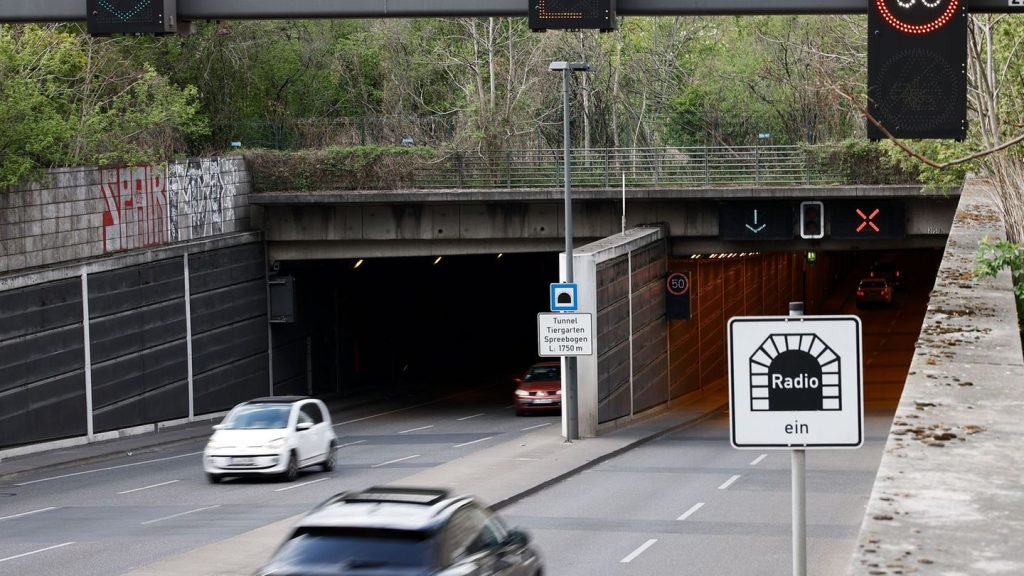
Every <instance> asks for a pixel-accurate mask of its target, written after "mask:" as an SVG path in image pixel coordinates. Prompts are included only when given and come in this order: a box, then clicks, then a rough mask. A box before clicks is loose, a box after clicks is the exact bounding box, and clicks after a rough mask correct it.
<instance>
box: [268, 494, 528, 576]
mask: <svg viewBox="0 0 1024 576" xmlns="http://www.w3.org/2000/svg"><path fill="white" fill-rule="evenodd" d="M543 572H544V571H543V566H542V565H541V559H540V556H539V555H538V554H537V552H536V551H535V550H534V549H533V547H532V546H531V545H530V540H529V537H528V536H527V535H526V533H525V532H523V531H521V530H517V529H509V528H507V527H506V526H505V524H504V522H502V520H501V519H500V518H499V517H498V515H497V514H495V513H494V512H493V511H492V510H490V509H489V508H488V507H487V506H484V505H482V504H481V503H480V502H478V501H477V500H475V499H474V498H472V497H469V496H460V497H451V496H449V494H448V492H447V491H444V490H433V489H420V488H395V487H380V486H378V487H373V488H369V489H367V490H364V491H362V492H343V493H341V494H338V495H336V496H334V497H332V498H330V499H328V500H327V501H326V502H324V503H323V504H321V505H319V506H317V507H316V508H315V509H314V510H312V511H311V512H310V513H309V514H307V515H306V516H305V517H304V518H303V519H302V520H300V521H299V523H298V525H297V526H296V527H295V528H294V529H293V530H292V533H291V535H290V536H289V537H288V539H287V540H285V542H284V543H283V544H282V545H281V547H280V548H279V549H278V551H277V553H276V554H275V555H274V557H273V558H272V559H271V560H270V562H268V563H267V564H266V565H265V566H264V567H262V568H261V569H260V570H259V571H257V572H256V574H257V576H299V575H302V576H321V575H323V576H326V575H352V576H356V575H359V576H427V575H431V576H541V575H542V574H543Z"/></svg>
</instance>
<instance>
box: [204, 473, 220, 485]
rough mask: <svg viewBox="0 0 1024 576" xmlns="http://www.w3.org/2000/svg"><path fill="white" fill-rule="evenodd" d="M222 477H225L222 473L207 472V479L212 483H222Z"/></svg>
mask: <svg viewBox="0 0 1024 576" xmlns="http://www.w3.org/2000/svg"><path fill="white" fill-rule="evenodd" d="M222 479H223V476H221V475H220V474H207V475H206V481H207V482H209V483H210V484H220V481H221V480H222Z"/></svg>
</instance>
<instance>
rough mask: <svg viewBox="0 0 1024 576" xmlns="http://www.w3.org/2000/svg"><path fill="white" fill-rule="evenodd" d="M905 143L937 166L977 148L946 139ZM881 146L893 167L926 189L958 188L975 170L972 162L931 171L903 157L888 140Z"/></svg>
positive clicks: (967, 154) (921, 163)
mask: <svg viewBox="0 0 1024 576" xmlns="http://www.w3.org/2000/svg"><path fill="white" fill-rule="evenodd" d="M906 144H907V146H909V147H910V148H912V149H913V150H916V151H917V152H918V153H920V154H921V155H922V156H924V157H926V158H929V159H931V160H933V161H935V162H937V163H940V164H941V163H943V162H949V161H950V160H956V159H957V158H964V157H966V156H969V155H970V154H971V153H972V152H975V151H976V148H977V146H976V145H975V144H972V143H969V142H954V141H947V140H913V141H907V142H906ZM881 146H882V149H883V150H885V153H886V155H887V156H888V157H889V161H890V163H891V164H892V165H893V166H894V167H896V168H897V169H898V170H900V171H901V172H904V173H907V174H912V173H917V181H918V182H920V183H922V184H924V185H925V188H926V189H934V190H948V189H951V188H959V187H960V185H961V184H962V183H963V181H964V178H966V177H967V173H968V172H970V171H971V170H976V169H977V167H978V166H977V164H975V163H974V162H965V163H962V164H956V165H954V166H949V167H947V168H942V169H939V168H933V167H931V166H928V165H927V164H925V163H924V162H921V161H920V160H918V159H917V158H914V157H913V156H911V155H909V154H907V153H906V152H904V151H903V150H901V149H899V147H897V146H896V145H894V144H893V143H892V142H890V141H888V140H886V141H883V142H882V143H881Z"/></svg>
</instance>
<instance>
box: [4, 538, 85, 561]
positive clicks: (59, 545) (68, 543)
mask: <svg viewBox="0 0 1024 576" xmlns="http://www.w3.org/2000/svg"><path fill="white" fill-rule="evenodd" d="M72 544H74V542H65V543H63V544H57V545H56V546H49V547H47V548H40V549H39V550H33V551H31V552H25V553H24V554H18V555H17V556H8V557H7V558H0V562H7V561H8V560H14V559H16V558H24V557H25V556H31V555H33V554H39V553H40V552H46V551H47V550H53V549H54V548H63V547H64V546H70V545H72Z"/></svg>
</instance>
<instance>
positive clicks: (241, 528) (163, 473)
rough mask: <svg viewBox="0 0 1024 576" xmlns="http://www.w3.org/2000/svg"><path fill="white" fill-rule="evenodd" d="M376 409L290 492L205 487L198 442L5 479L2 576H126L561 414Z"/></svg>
mask: <svg viewBox="0 0 1024 576" xmlns="http://www.w3.org/2000/svg"><path fill="white" fill-rule="evenodd" d="M509 396H511V395H510V394H509ZM364 410H365V409H364ZM374 410H375V412H372V413H368V412H365V411H353V412H349V413H345V414H336V415H335V422H336V423H337V425H336V428H335V430H336V433H337V434H338V440H339V445H340V448H339V452H338V467H337V469H336V470H335V471H334V472H331V473H324V472H322V471H320V470H319V469H318V467H311V468H309V469H308V470H307V471H305V472H304V473H303V474H302V475H301V476H300V477H299V479H298V480H296V481H295V482H291V483H281V482H276V481H274V480H270V479H234V480H230V479H229V480H226V481H225V482H224V483H222V484H218V485H211V484H208V483H207V481H206V477H205V475H204V474H203V470H202V466H201V456H202V450H203V447H204V446H205V443H206V439H205V438H204V439H201V440H198V441H193V442H189V443H186V444H182V445H178V446H175V447H173V448H168V449H164V450H161V451H159V452H149V453H146V454H139V455H131V456H128V455H126V456H124V457H122V458H117V459H113V460H108V461H104V462H102V463H95V464H91V465H86V466H76V467H73V468H66V469H60V470H52V471H48V472H47V471H43V472H40V473H37V474H30V475H23V476H20V477H17V478H13V479H7V480H2V481H0V574H2V575H8V574H10V575H18V576H24V575H28V574H40V575H41V574H60V575H62V576H111V575H114V574H122V573H124V572H127V571H130V570H132V569H134V568H138V567H140V566H145V565H147V564H150V563H152V562H154V561H156V560H159V559H161V558H164V557H168V556H172V555H176V554H179V553H182V552H186V551H188V550H191V549H194V548H198V547H201V546H203V545H205V544H208V543H210V542H214V541H217V540H221V539H224V538H228V537H231V536H235V535H238V534H241V533H244V532H247V531H249V530H252V529H255V528H258V527H260V526H263V525H266V524H269V523H271V522H275V521H277V520H281V519H283V518H287V517H289V516H292V515H295V514H298V513H301V512H304V511H306V510H308V509H310V508H311V507H312V506H314V505H316V504H317V503H319V502H321V501H323V500H325V499H326V498H328V497H329V496H331V495H333V494H336V493H337V492H340V491H342V490H346V489H362V488H366V487H368V486H372V485H374V484H383V483H388V482H394V481H396V480H399V479H401V478H403V477H405V476H409V475H411V474H414V473H416V472H418V471H420V470H422V469H424V468H428V467H432V466H436V465H439V464H442V463H444V462H447V461H449V460H453V459H455V458H459V457H461V456H464V455H466V454H468V453H469V452H470V451H474V450H480V449H484V448H486V447H487V446H488V445H489V444H493V443H498V442H505V441H508V440H510V439H513V438H515V437H516V435H518V434H524V433H526V432H528V431H529V430H532V429H536V428H537V427H541V426H556V425H557V423H558V417H557V415H552V416H541V415H536V416H530V417H526V418H517V417H515V416H514V412H513V409H512V407H511V406H510V402H509V400H506V401H505V402H504V403H501V402H500V401H499V402H498V403H496V402H495V400H493V395H490V397H485V396H483V395H481V394H476V395H474V394H465V395H463V396H461V397H458V398H456V399H449V400H445V401H435V402H431V403H429V404H426V405H422V406H413V407H399V406H386V405H376V406H375V407H374Z"/></svg>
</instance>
